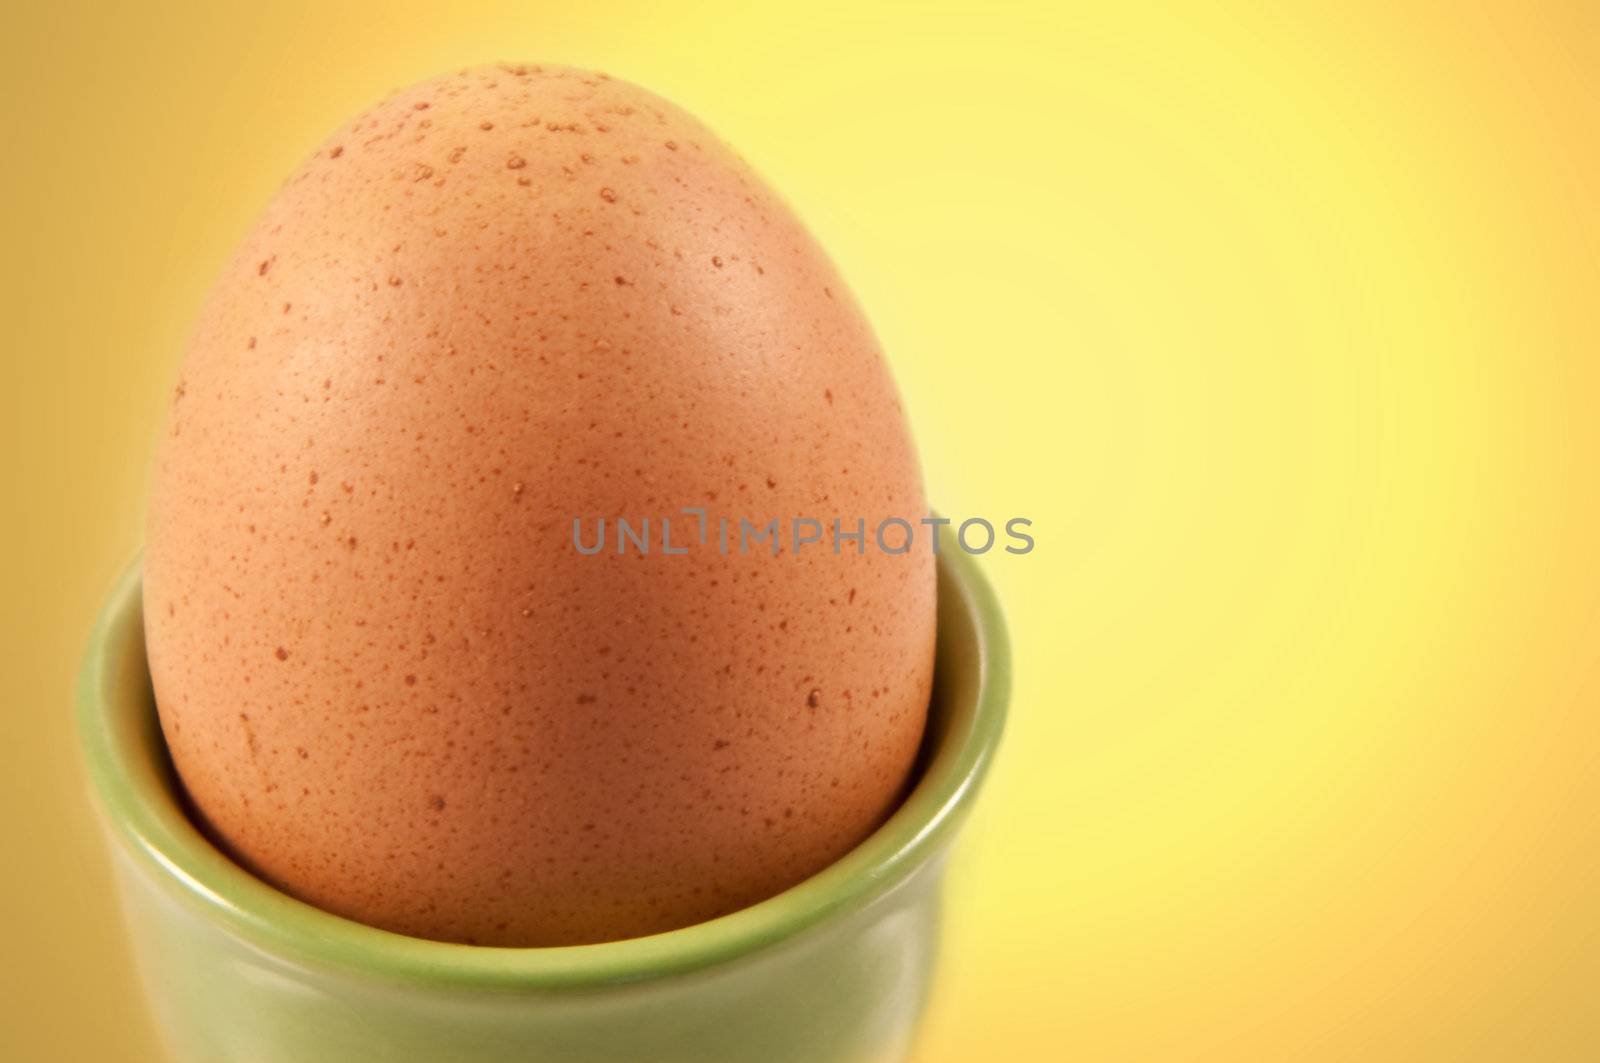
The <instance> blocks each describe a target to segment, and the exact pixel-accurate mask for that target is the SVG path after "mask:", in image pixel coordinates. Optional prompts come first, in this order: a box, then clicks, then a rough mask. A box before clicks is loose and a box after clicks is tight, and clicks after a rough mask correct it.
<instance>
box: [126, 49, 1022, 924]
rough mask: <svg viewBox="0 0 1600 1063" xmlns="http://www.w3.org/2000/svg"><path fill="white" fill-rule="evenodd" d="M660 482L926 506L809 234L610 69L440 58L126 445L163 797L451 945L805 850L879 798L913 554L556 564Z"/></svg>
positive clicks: (571, 559)
mask: <svg viewBox="0 0 1600 1063" xmlns="http://www.w3.org/2000/svg"><path fill="white" fill-rule="evenodd" d="M685 508H691V509H692V508H699V509H702V510H704V511H706V512H709V513H711V514H717V513H728V514H738V515H748V516H749V517H750V518H751V519H752V520H755V519H756V518H761V519H763V520H764V519H765V518H766V517H769V516H774V515H788V514H813V513H815V514H823V515H835V514H842V515H847V516H848V518H849V519H850V520H851V521H852V522H854V521H855V520H856V519H860V520H861V521H862V522H863V523H864V525H865V527H867V528H875V527H878V526H880V525H881V524H882V523H883V522H884V521H885V520H887V519H889V518H900V517H906V518H911V519H912V520H915V519H916V518H918V517H921V516H924V515H926V514H927V513H928V508H927V501H926V499H925V498H924V495H923V488H922V481H921V474H920V470H919V467H918V462H917V456H916V452H915V450H914V448H913V445H912V442H911V439H910V436H909V432H908V429H907V424H906V418H905V415H904V413H903V411H902V409H901V405H900V400H899V398H898V396H897V394H896V391H895V386H894V382H893V380H892V379H891V376H890V373H889V370H888V367H887V365H886V363H885V360H884V356H883V353H882V351H881V350H880V348H879V346H878V343H877V341H876V340H875V338H874V337H873V334H872V330H871V328H870V326H869V324H868V321H867V319H866V317H865V316H864V314H863V313H862V311H861V309H860V308H859V307H858V306H857V305H856V303H855V301H854V300H853V298H852V297H851V295H850V292H849V289H848V287H847V286H846V285H845V283H844V282H843V280H842V279H841V278H840V277H839V275H838V274H837V273H836V272H835V270H834V268H833V266H832V265H831V264H830V263H829V261H828V259H827V257H826V256H825V255H824V254H823V252H822V251H821V249H820V248H819V247H818V245H817V244H816V242H815V241H814V240H813V239H812V237H811V236H810V235H809V234H808V233H807V231H806V230H805V228H804V227H803V226H802V225H801V223H800V222H799V221H798V220H797V219H796V218H795V217H794V215H793V214H792V213H791V212H790V211H789V209H788V208H787V207H786V206H785V205H784V204H783V202H782V201H781V200H780V199H779V198H778V197H777V195H776V194H775V193H774V192H773V191H772V190H771V189H769V188H768V187H767V186H766V185H765V184H764V183H763V182H762V181H761V179H760V178H759V177H757V176H756V174H754V173H753V172H752V171H751V169H750V167H748V166H747V165H746V164H745V163H744V162H742V161H741V160H740V159H739V157H738V156H737V155H735V154H734V153H733V152H732V151H731V150H730V149H729V148H728V147H726V146H725V145H723V144H722V143H721V142H720V141H719V140H717V138H716V137H715V135H714V134H713V133H711V132H710V131H709V130H708V129H706V128H705V127H704V126H703V125H701V124H700V123H699V122H697V121H696V120H695V119H694V118H692V117H691V116H689V115H687V114H685V113H684V112H683V111H681V110H680V109H678V108H677V107H675V106H673V105H672V104H670V103H668V102H666V101H665V100H662V99H660V98H659V97H656V96H654V95H652V94H650V93H648V92H646V91H644V90H642V89H639V88H637V87H635V86H632V85H629V84H626V83H624V82H622V81H618V80H615V79H612V78H609V77H606V76H604V75H599V74H591V73H586V72H583V71H578V70H573V69H568V68H562V67H552V66H544V67H541V66H515V65H513V66H495V67H484V68H479V69H470V70H466V71H462V72H460V73H457V74H452V75H449V76H446V77H441V78H438V79H436V80H432V81H428V82H425V83H423V84H420V85H416V86H414V87H411V88H408V89H405V90H403V91H401V92H398V93H396V94H395V95H393V96H391V97H390V98H389V99H387V100H385V101H384V102H382V103H380V104H379V105H377V106H376V107H374V108H372V109H371V110H370V111H368V112H367V113H365V114H363V115H361V116H359V117H358V118H356V119H354V120H353V121H351V122H350V123H348V124H347V125H345V126H343V127H342V128H340V129H339V130H338V131H337V132H336V133H334V135H333V136H332V137H330V138H329V139H328V140H327V141H326V142H325V143H324V144H323V145H322V146H321V147H320V148H319V149H317V150H316V151H315V153H314V154H313V155H312V156H311V158H310V159H309V160H308V161H307V162H306V163H305V164H304V165H303V166H302V167H301V168H300V169H299V170H298V171H297V172H296V173H294V174H293V175H291V176H290V178H289V179H288V181H287V182H286V184H285V185H284V186H283V188H282V190H281V191H280V192H279V193H278V195H277V196H276V198H274V199H273V201H272V202H271V203H270V204H269V205H268V206H267V208H266V210H265V212H264V214H263V215H262V217H261V219H260V220H259V222H258V223H257V224H256V225H255V227H254V229H253V230H252V231H251V232H250V233H249V235H248V236H246V237H245V239H244V241H243V243H242V244H241V245H240V247H239V249H238V251H237V253H236V254H235V255H234V257H233V259H232V260H231V262H230V263H229V264H228V266H227V268H226V269H225V270H224V272H223V275H222V277H221V278H220V279H219V280H218V281H217V283H216V285H215V287H214V288H213V290H212V291H211V293H210V296H209V298H208V299H207V301H206V303H205V307H204V309H203V311H202V313H201V315H200V318H199V321H198V324H197V326H196V328H195V331H194V336H193V340H192V343H191V346H190V349H189V351H188V353H187V356H186V359H185V361H184V363H183V368H182V370H181V374H180V379H179V381H178V384H177V386H176V388H175V390H174V393H173V397H172V401H171V408H170V412H169V414H168V418H167V424H166V428H165V431H164V433H163V435H162V438H161V440H160V444H159V447H158V452H157V456H156V463H155V471H154V476H153V483H152V491H151V498H150V513H149V524H148V546H147V550H146V554H145V559H144V610H145V618H146V631H147V635H146V637H147V646H148V658H149V666H150V673H151V677H152V680H153V683H154V688H155V694H156V699H157V704H158V709H159V715H160V722H161V727H162V731H163V733H164V736H165V739H166V742H167V745H168V748H169V749H170V752H171V755H172V759H173V762H174V764H175V767H176V769H177V774H178V776H179V778H180V779H181V781H182V785H183V788H184V790H185V791H186V792H187V794H188V796H189V798H190V800H191V802H192V805H193V809H194V813H195V816H196V818H197V819H198V820H199V822H200V823H201V824H202V825H203V827H204V828H205V829H206V830H207V831H208V833H209V834H210V836H211V837H212V838H213V839H214V840H215V841H216V842H217V843H218V844H219V845H220V846H221V847H223V848H224V849H225V850H226V851H227V852H228V853H229V854H231V855H232V856H233V857H234V858H235V859H237V860H238V861H239V862H240V863H241V864H243V865H244V866H245V867H247V868H249V869H250V870H252V871H253V872H255V873H256V874H257V875H259V876H260V877H262V878H263V879H265V880H266V881H268V882H270V883H272V884H274V885H276V886H277V887H279V888H281V889H282V890H284V891H286V892H287V893H289V894H292V895H293V896H295V897H298V898H300V899H302V900H304V901H307V902H309V903H311V904H313V905H316V906H319V907H321V908H323V909H325V910H327V911H329V912H333V913H336V914H339V915H343V916H346V917H349V918H351V919H355V920H358V921H361V922H363V923H368V924H371V925H373V926H378V927H382V928H385V929H389V930H394V931H398V932H401V933H404V934H410V935H415V936H420V937H425V938H434V939H441V940H446V941H456V942H468V943H476V944H484V945H511V946H535V945H562V944H575V943H587V942H599V941H608V940H614V939H619V938H626V937H632V936H637V935H644V934H650V933H654V932H658V931H665V930H670V929H673V928H677V927H683V926H686V925H689V924H692V923H696V922H700V921H703V920H706V919H710V918H713V917H716V916H719V915H723V914H726V913H729V912H732V911H735V910H737V909H739V908H742V907H745V906H747V905H750V904H752V903H754V902H757V901H760V900H762V899H764V898H767V897H770V896H772V895H774V894H776V893H778V892H780V891H782V890H784V889H786V888H787V887H790V886H792V885H794V884H796V883H797V882H799V881H801V880H802V879H804V878H806V877H808V876H810V875H812V874H814V873H816V872H817V871H819V870H821V869H822V868H824V867H826V866H827V865H828V864H830V863H831V862H833V861H835V860H837V859H838V858H839V857H840V856H842V855H843V854H845V853H846V852H848V851H849V850H850V849H851V848H853V847H854V846H856V845H857V844H858V843H859V842H861V841H862V840H863V839H864V838H865V837H866V836H867V835H868V834H870V833H871V832H872V831H873V830H874V829H875V828H877V827H878V826H879V825H880V824H881V823H882V822H883V821H884V820H885V818H886V817H887V816H888V815H889V814H890V813H891V812H892V810H893V809H894V808H895V806H896V804H897V802H898V801H899V800H900V798H901V797H902V796H903V794H904V792H905V789H906V786H907V784H908V780H909V778H910V775H911V771H912V766H913V760H914V758H915V756H916V753H917V750H918V747H919V743H920V741H921V739H922V733H923V728H924V722H925V718H926V713H927V705H928V699H929V693H930V686H931V681H932V672H933V653H934V634H935V632H934V628H935V600H934V599H935V590H934V558H933V556H932V554H931V553H930V552H929V551H928V550H925V549H918V550H909V551H905V552H888V551H885V550H877V549H868V550H860V551H857V550H852V549H844V550H838V549H829V548H826V547H821V546H819V547H818V548H815V549H799V548H796V547H794V546H793V544H792V543H791V544H790V548H789V549H787V550H784V551H782V554H781V556H780V557H773V556H772V555H771V554H770V553H769V552H768V551H767V550H764V549H762V550H755V551H745V552H739V551H727V552H723V551H719V550H716V549H704V548H701V549H695V550H691V551H688V552H685V553H682V554H672V553H669V554H663V553H662V552H661V551H659V550H656V551H653V552H649V553H644V554H641V553H640V552H638V551H633V552H627V553H622V554H618V553H614V552H611V551H607V552H605V553H603V554H601V555H595V556H590V555H588V554H585V553H583V552H581V551H579V550H576V549H574V544H573V542H572V533H573V521H574V519H575V518H580V517H594V516H608V517H612V518H615V517H617V516H618V515H625V514H634V513H658V512H659V513H668V514H673V515H677V514H679V513H681V512H682V511H683V510H684V509H685ZM681 527H682V531H683V532H684V533H685V534H686V535H687V534H688V533H689V531H690V529H692V528H693V527H694V519H693V518H692V517H683V518H682V526H681ZM615 530H616V528H615V525H613V531H615ZM678 530H679V525H678V523H677V522H676V521H674V525H673V533H674V534H676V533H677V532H678ZM657 534H658V535H659V525H658V531H657ZM1030 545H1031V541H1030Z"/></svg>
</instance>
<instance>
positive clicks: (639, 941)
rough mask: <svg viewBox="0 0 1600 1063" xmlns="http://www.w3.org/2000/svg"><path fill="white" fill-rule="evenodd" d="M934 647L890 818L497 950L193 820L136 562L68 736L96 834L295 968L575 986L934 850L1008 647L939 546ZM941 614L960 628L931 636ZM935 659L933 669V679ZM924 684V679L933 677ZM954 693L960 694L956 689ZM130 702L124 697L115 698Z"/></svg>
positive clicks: (783, 924) (864, 890)
mask: <svg viewBox="0 0 1600 1063" xmlns="http://www.w3.org/2000/svg"><path fill="white" fill-rule="evenodd" d="M938 568H939V591H938V594H939V612H940V627H941V635H940V641H939V658H940V660H943V658H944V657H945V654H946V642H945V640H946V638H947V637H960V636H961V635H962V634H965V635H966V636H967V638H968V639H970V641H971V642H972V643H974V645H972V646H970V647H969V648H968V650H969V653H970V658H971V660H972V661H973V662H975V665H976V673H977V674H976V681H975V682H971V681H967V682H962V683H961V686H962V687H963V689H962V690H961V691H959V692H956V693H954V694H951V695H948V696H950V697H952V698H954V699H956V703H955V704H954V705H953V707H950V708H948V709H947V710H946V713H945V715H946V717H947V719H946V720H945V722H944V733H943V734H942V735H940V736H938V737H936V739H935V740H934V741H933V742H932V743H931V747H930V749H929V751H928V755H927V757H926V760H925V762H924V766H923V768H922V771H921V773H920V776H919V778H918V779H917V781H916V783H915V784H914V786H913V788H912V789H911V791H910V792H909V793H908V795H907V796H906V798H905V800H904V801H903V802H902V803H901V805H900V806H899V808H898V809H897V810H896V811H895V812H894V813H893V814H892V815H891V816H890V818H889V819H888V820H887V821H886V822H885V823H884V824H883V826H881V827H880V828H879V829H878V830H877V831H876V832H874V833H873V834H872V835H871V836H870V837H868V838H867V839H866V840H865V841H863V842H862V843H861V844H860V845H858V846H857V847H856V848H855V849H853V850H851V851H850V852H849V853H847V854H846V855H845V856H843V857H841V858H840V859H839V860H837V861H835V862H834V863H833V864H831V865H829V866H828V867H826V868H824V869H823V870H821V871H819V872H817V873H816V874H814V875H812V876H811V877H809V878H807V879H805V880H803V881H802V882H800V883H798V884H796V885H795V886H793V887H791V888H789V889H787V890H785V891H783V892H782V893H779V894H777V895H775V896H773V897H769V898H767V899H766V900H764V901H760V902H758V903H756V904H753V905H751V906H749V907H747V908H743V909H740V910H739V911H736V912H732V913H730V914H728V915H724V916H720V917H718V918H715V919H710V920H707V921H705V922H701V923H696V924H693V925H691V926H687V927H683V928H681V929H677V930H671V931H667V932H664V933H659V934H652V935H649V936H646V937H637V938H627V939H623V940H620V941H608V942H602V943H598V944H591V945H563V946H551V947H538V948H505V947H494V946H481V945H463V944H454V943H450V942H442V941H432V940H427V939H423V938H416V937H409V936H407V935H404V934H398V933H394V932H391V931H387V930H381V929H378V928H376V927H371V926H367V925H366V924H363V923H358V922H355V921H354V920H350V919H346V918H343V917H341V916H337V915H334V914H332V913H330V912H326V911H323V910H322V909H320V908H317V907H314V906H313V905H310V904H307V903H305V902H303V901H299V900H297V899H295V898H293V897H290V896H289V895H288V894H285V893H283V892H281V891H279V890H278V889H276V888H275V887H273V886H271V885H269V884H268V883H266V882H264V881H263V880H261V879H259V878H257V877H256V876H254V875H252V874H251V873H250V872H248V871H246V870H245V869H244V868H242V867H241V866H240V865H238V864H237V863H235V862H234V861H233V860H232V859H231V858H229V857H228V856H227V855H226V854H224V853H223V852H221V851H220V850H219V849H217V848H216V847H215V846H214V845H213V844H212V843H211V842H210V841H209V840H208V839H206V838H205V836H204V835H203V834H201V833H200V831H199V830H198V829H196V827H195V826H194V824H193V822H192V821H191V820H190V818H189V816H188V815H187V814H186V812H185V811H184V810H183V808H182V806H181V804H180V803H179V801H178V800H177V798H176V796H175V792H174V781H173V778H172V776H171V773H170V767H169V766H168V764H167V761H166V758H165V756H164V755H162V754H163V752H164V745H163V744H162V740H161V733H160V728H159V725H158V724H157V722H156V719H155V714H154V711H153V700H152V699H151V698H150V696H149V677H148V672H147V669H146V667H145V660H144V639H143V617H142V604H141V603H142V597H141V588H142V581H141V566H140V563H139V561H138V560H135V561H134V562H133V564H132V565H131V566H130V567H129V568H128V570H127V572H126V573H125V574H124V575H123V576H122V578H121V579H120V581H119V582H118V584H117V586H116V589H115V590H114V591H113V593H112V594H111V596H110V598H109V600H108V601H107V603H106V605H105V607H104V608H103V610H102V612H101V614H100V617H99V620H98V622H97V623H96V625H95V628H94V631H93V634H92V635H91V636H90V639H89V644H88V648H87V650H86V652H85V655H84V660H83V664H82V667H81V669H80V672H79V678H78V696H77V715H78V729H79V739H80V742H81V744H82V747H83V753H84V756H85V759H86V761H87V763H88V768H89V775H90V778H91V781H92V783H93V788H94V790H95V791H96V793H97V795H98V799H99V803H100V805H101V809H102V812H103V814H104V815H103V818H104V819H105V820H106V821H107V822H108V825H109V827H110V829H111V832H112V833H113V835H114V836H116V837H117V838H118V839H119V841H120V842H121V844H122V845H123V846H124V847H125V848H126V849H127V850H129V851H130V852H131V854H132V856H133V857H134V859H135V861H136V862H137V863H138V864H139V865H141V866H142V870H143V871H144V873H145V874H146V875H153V876H154V877H155V878H156V879H157V880H158V881H159V883H160V885H161V887H162V888H163V890H164V892H166V893H168V894H173V895H177V896H178V897H180V898H181V899H182V900H183V901H184V902H186V903H188V904H189V905H190V906H191V907H193V908H195V909H197V910H198V911H199V913H200V914H201V915H202V917H203V918H205V919H207V920H208V921H213V922H216V923H220V924H221V925H222V926H224V927H226V928H227V929H228V930H230V931H231V932H233V933H234V934H235V935H237V936H238V937H240V938H242V939H244V940H246V941H247V942H249V943H251V944H252V945H254V946H256V947H258V948H260V949H262V950H264V951H266V952H268V953H271V954H276V955H279V956H282V957H284V958H285V959H289V960H291V961H294V962H298V963H301V964H310V965H314V966H318V967H321V968H323V969H335V970H344V971H357V972H363V973H365V974H367V975H369V976H376V977H385V978H389V979H393V980H400V981H407V982H422V983H427V984H431V985H437V986H446V985H448V986H457V987H463V988H499V989H564V988H571V989H582V988H595V987H600V986H606V985H617V984H623V983H629V982H636V981H642V980H647V979H652V978H658V977H663V976H667V975H672V974H680V973H685V972H688V971H693V970H698V969H702V968H706V967H711V966H715V965H717V964H720V963H724V962H727V961H729V960H732V959H735V958H737V957H739V956H742V955H745V954H748V953H753V952H757V951H759V950H761V949H764V948H766V947H768V946H771V945H774V944H776V943H778V942H780V941H783V940H785V939H788V938H790V937H793V936H795V935H797V934H799V933H801V932H802V931H804V930H806V929H807V928H809V927H812V926H814V925H816V924H819V923H822V922H824V921H829V920H832V919H838V918H842V917H844V916H845V915H848V914H849V913H850V912H853V911H857V910H859V909H861V908H864V907H865V906H866V905H867V904H868V903H870V902H871V901H873V900H874V899H876V898H877V897H879V896H881V895H883V894H885V893H887V892H888V891H890V890H891V889H893V888H894V887H895V886H897V885H899V884H900V883H902V882H904V881H905V880H906V879H908V878H909V877H910V876H911V874H912V873H913V872H914V871H916V870H917V869H918V868H919V867H921V866H922V865H923V864H924V863H926V862H927V861H928V860H929V859H931V858H932V857H933V856H935V855H936V854H937V853H938V852H939V851H940V850H941V849H942V848H943V846H944V843H945V840H946V838H947V837H948V836H949V835H950V833H951V832H952V831H953V830H954V828H955V826H956V824H957V823H958V822H959V820H960V819H961V818H962V817H963V816H964V814H965V812H966V810H967V808H968V807H969V806H970V805H971V802H972V800H973V798H974V796H975V794H976V791H977V789H978V785H979V783H980V782H981V780H982V778H983V776H984V774H985V773H986V772H987V769H988V767H989V763H990V761H991V760H992V758H993V756H994V753H995V749H996V747H997V745H998V743H999V739H1000V735H1001V732H1002V730H1003V729H1004V721H1005V714H1006V703H1007V698H1008V695H1009V685H1010V662H1009V645H1008V641H1007V637H1006V631H1005V625H1004V620H1003V618H1002V615H1001V612H1000V607H999V603H998V602H997V601H996V599H995V596H994V592H993V590H992V589H991V588H990V586H989V584H988V583H987V581H986V580H985V579H984V577H983V575H982V573H981V572H980V571H979V568H978V565H977V563H976V562H975V561H974V560H973V559H972V558H971V557H969V556H967V555H966V553H965V552H964V551H961V550H959V549H949V548H946V549H944V550H942V551H941V552H940V556H939V559H938ZM950 619H957V620H958V621H964V622H965V623H964V624H962V623H959V622H958V623H957V624H956V625H955V626H956V627H958V628H959V627H962V626H964V627H965V629H966V631H965V632H964V633H962V632H954V633H950V632H947V631H946V630H945V629H946V628H947V627H949V624H948V623H947V621H948V620H950ZM937 675H938V669H937V668H936V676H937ZM936 681H937V680H936ZM966 688H970V689H966ZM133 698H138V699H139V701H140V704H139V705H137V706H134V705H131V704H130V700H131V699H133Z"/></svg>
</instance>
